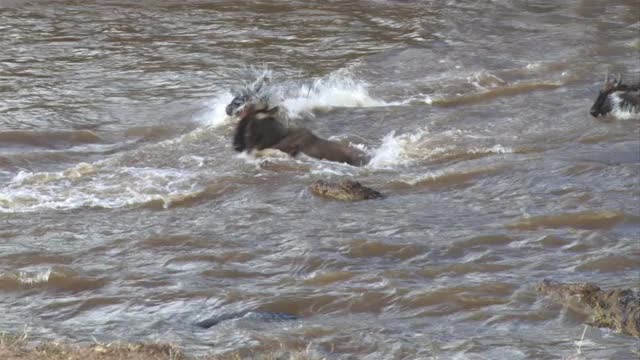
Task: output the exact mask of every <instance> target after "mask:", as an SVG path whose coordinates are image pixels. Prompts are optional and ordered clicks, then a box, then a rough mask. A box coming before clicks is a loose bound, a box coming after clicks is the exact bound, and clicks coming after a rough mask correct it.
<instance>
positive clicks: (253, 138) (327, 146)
mask: <svg viewBox="0 0 640 360" xmlns="http://www.w3.org/2000/svg"><path fill="white" fill-rule="evenodd" d="M260 87H261V86H260ZM260 87H258V88H257V89H258V90H259V89H260ZM269 103H270V101H269V99H268V97H267V96H263V97H258V96H256V97H251V96H250V95H248V94H239V95H238V96H236V97H235V98H234V99H233V100H232V101H231V103H230V104H229V105H227V108H226V111H227V114H228V115H237V116H238V117H239V118H240V121H239V122H238V125H237V126H236V130H235V134H234V136H233V148H234V150H236V151H238V152H241V151H252V150H264V149H277V150H280V151H282V152H285V153H287V154H289V155H291V156H293V157H295V156H297V155H298V154H300V153H303V154H305V155H307V156H310V157H313V158H316V159H321V160H329V161H335V162H341V163H347V164H349V165H353V166H362V165H365V164H366V163H367V162H368V161H369V157H368V156H367V155H366V154H365V153H364V152H363V151H361V150H359V149H356V148H353V147H351V146H348V145H345V144H341V143H338V142H334V141H329V140H325V139H322V138H320V137H318V136H316V135H315V134H313V133H312V132H311V131H309V130H308V129H306V128H303V127H290V126H287V124H286V122H287V121H283V117H285V116H286V115H284V114H283V110H281V109H280V108H279V107H278V106H269Z"/></svg>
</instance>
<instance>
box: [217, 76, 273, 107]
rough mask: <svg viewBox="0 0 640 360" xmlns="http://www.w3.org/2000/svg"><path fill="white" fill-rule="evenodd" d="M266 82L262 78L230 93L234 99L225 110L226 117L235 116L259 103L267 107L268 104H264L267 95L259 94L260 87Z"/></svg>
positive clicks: (266, 100) (264, 78)
mask: <svg viewBox="0 0 640 360" xmlns="http://www.w3.org/2000/svg"><path fill="white" fill-rule="evenodd" d="M266 81H267V78H266V76H262V77H260V78H258V79H257V80H256V81H254V82H253V83H252V84H249V85H247V86H244V87H242V88H240V89H237V90H234V91H233V92H232V94H233V96H234V98H233V100H231V102H230V103H229V105H227V107H226V108H225V111H226V113H227V115H228V116H237V115H239V114H240V113H242V112H243V111H244V110H245V108H246V107H247V106H248V105H250V104H253V106H254V107H255V106H257V105H259V103H265V104H264V105H265V106H268V104H266V103H267V102H268V99H267V95H266V94H263V93H261V90H262V87H263V85H264V83H265V82H266Z"/></svg>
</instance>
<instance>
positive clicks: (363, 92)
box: [282, 76, 387, 118]
mask: <svg viewBox="0 0 640 360" xmlns="http://www.w3.org/2000/svg"><path fill="white" fill-rule="evenodd" d="M285 96H286V98H285V99H284V100H283V101H282V103H283V105H284V106H285V107H286V108H287V111H288V115H289V116H290V117H291V118H296V117H299V116H301V115H303V114H310V113H311V112H312V111H314V110H320V111H327V110H330V109H331V108H334V107H375V106H385V105H387V103H385V102H384V101H382V100H377V99H374V98H372V97H371V96H370V95H369V93H368V91H367V84H366V83H364V82H359V81H355V80H353V79H352V78H350V77H338V76H329V77H328V78H327V79H318V80H315V81H314V82H313V83H312V84H311V85H301V86H299V87H297V88H294V89H293V90H292V91H290V92H289V94H288V95H285Z"/></svg>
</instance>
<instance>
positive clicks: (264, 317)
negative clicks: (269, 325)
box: [196, 311, 299, 329]
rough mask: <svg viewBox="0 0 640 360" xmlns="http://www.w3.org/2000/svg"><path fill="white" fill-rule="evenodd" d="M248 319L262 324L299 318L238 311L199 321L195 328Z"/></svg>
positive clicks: (276, 313)
mask: <svg viewBox="0 0 640 360" xmlns="http://www.w3.org/2000/svg"><path fill="white" fill-rule="evenodd" d="M241 318H242V319H249V320H255V321H262V322H272V321H291V320H298V319H299V318H298V317H297V316H296V315H293V314H287V313H280V312H270V311H239V312H235V313H230V314H223V315H220V316H214V317H212V318H209V319H206V320H203V321H200V322H198V323H196V325H197V326H199V327H201V328H204V329H208V328H210V327H212V326H215V325H218V324H219V323H221V322H223V321H226V320H233V319H241Z"/></svg>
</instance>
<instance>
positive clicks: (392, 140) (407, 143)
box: [367, 130, 428, 169]
mask: <svg viewBox="0 0 640 360" xmlns="http://www.w3.org/2000/svg"><path fill="white" fill-rule="evenodd" d="M426 134H428V131H426V130H420V131H418V132H417V133H415V134H402V135H398V136H396V134H395V131H392V132H390V133H389V134H387V135H386V136H385V137H384V138H383V139H382V144H381V145H380V146H379V147H378V148H377V149H376V150H374V151H373V157H372V158H371V161H369V164H367V167H370V168H374V169H389V168H395V167H398V166H404V165H407V164H410V163H411V162H412V161H413V160H412V157H411V156H410V151H411V148H412V147H414V146H415V144H417V143H418V142H419V141H420V140H421V139H422V138H423V137H424V136H425V135H426Z"/></svg>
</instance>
